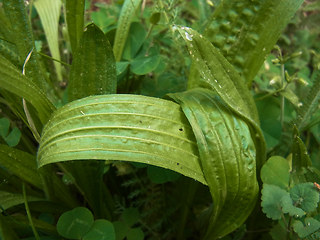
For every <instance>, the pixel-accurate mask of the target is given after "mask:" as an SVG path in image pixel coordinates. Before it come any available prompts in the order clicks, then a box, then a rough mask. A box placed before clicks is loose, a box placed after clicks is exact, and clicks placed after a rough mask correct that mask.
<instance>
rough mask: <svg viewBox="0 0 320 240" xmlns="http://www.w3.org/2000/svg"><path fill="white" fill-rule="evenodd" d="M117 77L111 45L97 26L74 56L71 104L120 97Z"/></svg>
mask: <svg viewBox="0 0 320 240" xmlns="http://www.w3.org/2000/svg"><path fill="white" fill-rule="evenodd" d="M116 88H117V73H116V66H115V60H114V56H113V52H112V48H111V45H110V43H109V41H108V39H107V37H106V36H105V35H104V34H103V32H102V31H101V30H100V29H99V28H98V27H97V26H96V25H95V24H93V23H92V24H90V25H88V26H87V27H86V28H85V30H84V33H83V35H82V38H81V40H80V43H79V47H78V49H77V51H76V52H75V54H74V59H73V62H72V66H71V71H70V80H69V100H70V101H72V100H76V99H79V98H83V97H87V96H90V95H101V94H108V93H116Z"/></svg>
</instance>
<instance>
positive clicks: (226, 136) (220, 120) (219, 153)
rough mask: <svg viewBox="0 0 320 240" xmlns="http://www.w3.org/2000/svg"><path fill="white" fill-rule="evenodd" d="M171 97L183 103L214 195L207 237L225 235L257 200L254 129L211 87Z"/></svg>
mask: <svg viewBox="0 0 320 240" xmlns="http://www.w3.org/2000/svg"><path fill="white" fill-rule="evenodd" d="M169 97H171V98H173V99H174V100H175V101H177V102H178V103H179V104H180V105H181V107H182V109H183V111H184V113H185V114H186V117H187V118H188V120H189V122H190V124H191V126H192V129H193V132H194V134H195V137H196V139H197V144H198V148H199V154H200V161H201V167H202V171H203V173H204V176H205V179H206V181H207V183H208V186H209V189H210V192H211V195H212V199H213V214H212V217H211V220H210V223H209V228H208V231H207V234H206V237H205V239H208V240H209V239H210V240H213V239H217V238H221V237H223V236H225V235H227V234H228V233H230V232H232V231H234V230H235V229H237V228H238V227H239V226H240V225H241V224H243V222H244V221H245V220H246V219H247V217H248V216H249V214H250V213H251V211H252V210H253V208H254V206H255V202H256V199H257V195H258V190H259V187H258V182H257V178H256V151H255V144H254V141H253V140H252V139H251V134H250V129H249V127H248V126H247V124H246V122H245V121H243V120H242V119H241V118H240V117H237V116H236V115H234V114H233V113H232V111H230V110H228V108H227V107H226V106H225V104H223V103H222V102H221V100H220V99H219V98H217V96H215V93H214V92H212V91H210V90H206V89H199V88H198V89H193V90H190V91H187V92H183V93H176V94H169Z"/></svg>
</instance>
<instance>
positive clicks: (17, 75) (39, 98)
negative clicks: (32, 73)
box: [0, 55, 55, 124]
mask: <svg viewBox="0 0 320 240" xmlns="http://www.w3.org/2000/svg"><path fill="white" fill-rule="evenodd" d="M0 76H1V77H0V87H1V88H3V89H5V90H7V91H9V92H12V93H14V94H16V95H18V96H20V97H21V98H24V99H26V100H27V101H28V102H30V103H31V104H32V105H33V106H34V107H35V109H36V110H37V111H38V116H39V118H40V120H41V121H42V123H43V124H44V123H46V122H47V120H48V118H49V117H50V115H51V113H52V112H53V110H54V109H55V107H54V106H53V104H52V103H51V102H50V101H49V99H48V98H47V97H46V95H45V94H44V93H43V92H42V91H41V90H40V88H39V87H38V86H37V85H36V84H35V83H33V82H32V81H29V80H28V78H27V77H26V76H24V75H22V73H21V72H20V71H19V70H18V69H17V68H16V67H15V66H14V65H13V64H12V63H10V62H9V61H8V60H7V59H5V58H4V57H2V56H1V55H0Z"/></svg>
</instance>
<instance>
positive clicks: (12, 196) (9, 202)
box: [0, 191, 44, 212]
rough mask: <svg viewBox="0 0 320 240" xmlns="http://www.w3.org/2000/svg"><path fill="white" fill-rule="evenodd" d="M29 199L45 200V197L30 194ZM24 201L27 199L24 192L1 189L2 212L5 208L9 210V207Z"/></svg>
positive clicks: (0, 204)
mask: <svg viewBox="0 0 320 240" xmlns="http://www.w3.org/2000/svg"><path fill="white" fill-rule="evenodd" d="M27 201H28V202H30V201H33V202H34V201H44V199H43V198H38V197H33V196H28V197H27ZM24 202H25V201H24V197H23V195H22V194H19V193H10V192H4V191H0V206H1V208H0V212H2V211H3V210H7V209H8V208H11V207H14V206H17V205H20V204H23V203H24Z"/></svg>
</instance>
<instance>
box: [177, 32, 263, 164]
mask: <svg viewBox="0 0 320 240" xmlns="http://www.w3.org/2000/svg"><path fill="white" fill-rule="evenodd" d="M175 28H176V29H178V31H179V32H180V34H181V35H182V37H183V39H184V40H185V42H186V44H187V46H188V49H189V53H190V56H191V58H192V60H193V62H194V64H195V66H196V67H197V69H198V71H199V72H200V75H201V76H202V78H199V79H198V81H197V82H195V83H193V87H203V88H207V89H210V90H213V91H215V92H216V93H217V94H218V95H219V96H220V97H221V99H222V100H223V101H224V102H225V103H226V104H227V105H228V107H230V109H231V110H233V112H234V114H237V115H240V116H241V117H242V118H244V119H245V120H246V122H247V124H248V125H249V127H250V131H251V132H252V135H253V140H254V141H255V145H256V150H257V153H258V154H257V166H258V169H259V168H260V167H261V166H262V163H263V162H264V160H265V151H266V150H265V141H264V137H263V134H262V132H261V129H260V127H259V117H258V112H257V108H256V105H255V103H254V100H253V98H252V96H251V94H250V92H249V90H248V88H247V87H246V85H245V83H244V81H243V80H242V78H241V76H240V75H239V74H238V73H237V72H236V70H235V69H234V67H233V66H232V65H231V64H230V63H229V62H228V61H227V60H226V59H225V57H224V56H223V55H222V54H221V53H220V52H219V50H218V49H216V48H215V47H214V46H213V45H212V44H211V43H210V42H209V40H208V39H206V38H205V37H203V36H202V35H200V34H199V33H197V32H196V31H194V30H193V29H191V28H186V27H175Z"/></svg>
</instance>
